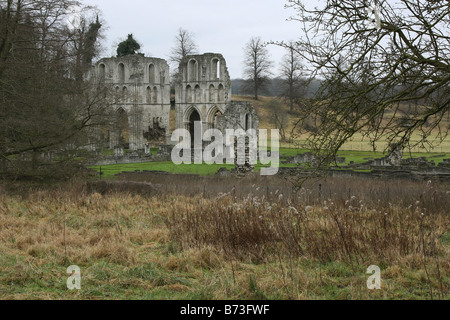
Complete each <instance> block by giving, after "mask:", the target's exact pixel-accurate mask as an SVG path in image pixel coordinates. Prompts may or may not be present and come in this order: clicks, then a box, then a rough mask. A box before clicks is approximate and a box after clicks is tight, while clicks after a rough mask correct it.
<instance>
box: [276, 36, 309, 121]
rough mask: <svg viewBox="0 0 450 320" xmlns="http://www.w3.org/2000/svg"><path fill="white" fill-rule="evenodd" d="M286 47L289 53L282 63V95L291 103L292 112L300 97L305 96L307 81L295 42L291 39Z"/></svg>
mask: <svg viewBox="0 0 450 320" xmlns="http://www.w3.org/2000/svg"><path fill="white" fill-rule="evenodd" d="M286 49H287V53H286V54H285V55H284V57H283V59H282V61H281V64H280V72H281V78H282V79H283V83H282V85H281V87H282V88H281V89H282V94H281V95H282V97H284V98H285V100H286V101H287V103H288V104H289V110H290V112H291V113H292V112H293V111H294V106H295V105H298V104H299V103H300V99H301V98H303V97H304V92H305V86H306V82H305V81H303V80H302V75H303V66H302V64H301V63H300V55H299V54H298V53H297V52H296V51H295V50H294V43H293V42H292V41H291V42H290V43H289V46H288V47H287V48H286Z"/></svg>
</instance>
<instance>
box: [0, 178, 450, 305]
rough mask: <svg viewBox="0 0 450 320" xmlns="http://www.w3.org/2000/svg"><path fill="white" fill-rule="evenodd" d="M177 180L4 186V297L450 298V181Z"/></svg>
mask: <svg viewBox="0 0 450 320" xmlns="http://www.w3.org/2000/svg"><path fill="white" fill-rule="evenodd" d="M170 179H172V180H170V181H169V180H168V179H167V178H165V177H161V178H160V182H161V183H162V182H163V181H165V182H166V183H168V184H169V188H168V190H171V186H172V185H174V186H175V185H177V186H179V185H184V186H185V190H180V191H177V192H176V193H173V192H170V191H167V192H161V190H160V188H159V187H158V186H157V190H159V191H157V193H156V194H154V195H148V196H138V195H133V194H132V193H130V192H126V189H124V191H123V192H120V193H112V194H107V193H106V194H103V195H102V194H99V193H96V192H94V193H87V192H86V189H85V187H84V184H82V183H81V184H80V183H75V182H74V183H72V184H64V185H57V186H38V185H34V186H28V185H21V184H19V183H16V184H14V185H13V184H8V185H2V186H0V189H1V193H0V194H1V195H0V299H192V300H206V299H300V300H302V299H449V298H450V296H449V293H448V283H449V270H450V268H449V265H448V261H449V237H450V230H449V220H448V210H447V208H448V205H449V197H448V192H449V191H447V190H449V189H448V186H440V185H429V184H428V185H427V184H425V183H409V184H405V183H402V182H401V181H398V182H395V181H390V182H386V181H378V182H377V181H372V182H371V181H363V180H357V179H339V180H336V179H331V180H329V181H327V182H322V184H323V192H324V195H325V194H327V196H326V197H324V198H321V197H320V196H318V194H317V184H315V183H311V184H310V185H308V186H307V187H306V188H305V189H304V190H303V191H302V192H301V193H300V194H296V195H294V194H290V193H289V192H290V191H289V187H288V186H287V184H286V181H284V180H278V179H276V178H270V180H258V179H256V180H236V181H234V180H233V181H232V180H225V181H224V180H215V179H207V180H201V181H200V180H199V181H198V182H195V181H194V182H191V183H187V181H185V180H186V179H183V180H182V181H178V180H177V178H176V176H174V177H171V178H170ZM205 183H207V185H206V188H205V185H204V184H205ZM231 185H235V186H236V190H234V192H233V191H232V190H231V188H230V186H231ZM265 185H270V186H271V189H270V190H269V189H267V190H266V188H265V187H264V186H265ZM386 187H388V190H389V191H388V192H386ZM195 188H197V189H204V188H205V189H206V191H207V194H206V196H205V194H203V195H198V196H192V195H190V192H191V190H192V189H195ZM217 188H218V189H217ZM212 190H214V191H215V192H214V193H213V192H212ZM219 191H220V192H219ZM328 194H329V195H330V196H328ZM418 199H419V200H418ZM422 213H425V214H424V215H422ZM70 265H77V266H79V267H80V269H81V277H82V280H81V290H79V291H78V290H75V291H70V290H68V289H67V287H66V281H67V278H68V277H69V274H67V273H66V269H67V267H69V266H70ZM370 265H377V266H379V267H380V268H381V270H382V274H381V278H382V289H381V290H373V291H371V290H368V289H367V286H366V282H367V279H368V277H369V275H368V274H366V270H367V268H368V267H369V266H370Z"/></svg>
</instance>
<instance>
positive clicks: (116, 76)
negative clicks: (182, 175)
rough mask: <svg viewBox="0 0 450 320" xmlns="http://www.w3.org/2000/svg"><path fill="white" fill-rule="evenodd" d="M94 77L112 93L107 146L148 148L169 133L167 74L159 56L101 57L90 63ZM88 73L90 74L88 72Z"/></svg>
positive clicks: (161, 142)
mask: <svg viewBox="0 0 450 320" xmlns="http://www.w3.org/2000/svg"><path fill="white" fill-rule="evenodd" d="M92 73H93V74H94V76H95V78H96V79H97V81H100V82H102V83H104V85H105V86H107V87H108V88H109V92H111V94H112V95H113V99H114V101H113V108H112V109H111V112H112V113H114V114H113V118H115V119H116V121H113V124H112V125H111V127H110V128H109V130H108V139H109V148H110V149H114V148H116V147H121V148H124V149H130V150H134V151H136V150H147V151H148V150H149V147H150V146H157V145H163V144H165V143H166V140H167V135H168V134H169V128H170V127H169V120H170V77H169V65H168V64H167V62H166V61H165V60H163V59H159V58H149V57H144V56H142V55H132V56H124V57H117V58H104V59H101V60H100V61H98V62H97V63H96V64H95V66H94V67H93V70H92ZM91 76H92V74H91Z"/></svg>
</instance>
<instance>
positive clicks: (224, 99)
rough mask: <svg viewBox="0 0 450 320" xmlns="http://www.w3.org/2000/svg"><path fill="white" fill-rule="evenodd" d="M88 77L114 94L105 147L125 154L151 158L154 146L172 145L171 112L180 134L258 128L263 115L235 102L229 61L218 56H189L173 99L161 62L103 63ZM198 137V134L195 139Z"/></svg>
mask: <svg viewBox="0 0 450 320" xmlns="http://www.w3.org/2000/svg"><path fill="white" fill-rule="evenodd" d="M89 77H90V78H91V79H93V80H95V81H96V82H97V83H101V84H102V85H104V86H106V87H107V89H108V92H110V94H111V95H112V99H113V102H112V106H111V113H112V116H113V117H112V118H113V119H114V120H113V121H112V122H111V124H110V126H109V128H107V130H105V131H107V132H104V133H103V134H104V138H105V141H106V143H105V144H104V147H107V148H109V149H114V150H116V155H122V154H123V150H124V149H128V150H130V151H133V152H136V153H140V154H149V153H150V150H151V148H152V147H161V149H162V150H164V149H165V148H164V146H167V145H170V144H172V142H171V141H170V125H171V123H170V121H171V119H170V118H171V117H170V114H171V109H172V110H173V109H174V112H175V129H179V128H184V129H187V130H188V131H189V132H191V133H192V132H193V130H194V123H195V122H198V121H199V122H201V127H202V133H204V132H205V131H206V130H208V129H213V128H214V129H219V130H220V131H222V132H224V131H225V130H226V129H227V128H237V127H239V128H242V129H245V130H248V129H258V127H259V120H258V116H257V114H256V112H255V110H254V108H253V107H252V105H251V104H250V103H247V102H239V101H231V80H230V76H229V73H228V69H227V66H226V61H225V58H224V57H223V56H222V55H221V54H218V53H205V54H201V55H189V56H186V57H185V58H184V59H183V60H182V61H181V63H180V65H179V69H178V78H177V80H176V85H175V98H174V99H173V98H172V99H171V85H170V70H169V65H168V63H167V62H166V61H165V60H163V59H159V58H151V57H144V56H142V55H139V54H137V55H129V56H124V57H114V58H104V59H101V60H99V61H98V62H97V63H96V64H95V65H94V66H93V67H92V70H91V72H90V75H89ZM192 136H193V134H192Z"/></svg>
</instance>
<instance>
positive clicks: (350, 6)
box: [282, 0, 450, 164]
mask: <svg viewBox="0 0 450 320" xmlns="http://www.w3.org/2000/svg"><path fill="white" fill-rule="evenodd" d="M315 5H316V7H314V8H313V7H309V5H308V4H307V3H305V1H299V0H289V1H288V7H291V8H293V9H295V10H296V12H297V15H296V16H295V17H294V18H293V20H296V21H298V22H300V25H301V28H302V38H301V39H299V40H298V41H297V42H296V43H295V44H291V45H289V44H282V45H284V46H285V47H288V48H292V49H293V50H295V51H296V52H297V53H298V54H299V55H300V56H301V57H302V59H303V61H305V63H306V64H307V65H308V67H310V69H311V77H315V78H316V79H321V80H322V87H321V89H320V90H319V93H318V95H317V97H316V98H317V103H314V104H310V106H309V107H307V108H305V109H304V110H303V112H304V114H303V116H304V118H305V119H306V118H307V117H311V116H313V117H314V118H315V123H316V124H317V133H316V134H314V135H313V136H312V139H311V140H310V142H311V146H310V147H311V148H313V149H315V150H316V151H318V152H321V153H322V155H324V157H323V159H324V161H323V163H324V164H326V163H328V162H329V161H332V159H334V155H335V154H336V152H337V151H338V150H339V149H340V148H341V146H342V145H343V144H344V143H345V142H346V141H348V140H349V139H351V138H352V137H353V136H354V135H355V134H356V133H361V134H362V135H363V136H364V137H366V138H368V139H370V142H371V143H372V145H373V148H374V149H375V148H376V142H378V141H387V144H386V145H387V146H386V149H387V148H388V147H389V145H390V144H394V143H400V144H402V145H404V146H407V145H410V146H417V145H420V146H423V147H433V146H434V145H435V143H439V142H441V141H443V140H444V139H445V138H446V137H447V134H448V130H449V123H448V122H447V123H446V122H445V121H443V119H444V116H445V115H446V114H448V112H449V106H450V36H449V35H450V15H449V12H450V7H449V6H450V4H449V2H448V1H422V0H418V1H411V0H399V1H396V2H395V4H393V3H392V1H385V0H379V1H377V2H376V3H374V2H372V3H371V2H370V1H355V0H343V1H342V0H339V1H337V0H328V1H326V2H325V4H322V5H321V6H320V5H319V4H315ZM411 104H413V105H415V108H411ZM405 108H406V110H408V111H410V112H404V110H405ZM399 115H402V116H399ZM413 134H415V137H418V138H414V139H417V140H416V141H414V139H413ZM433 137H434V138H433Z"/></svg>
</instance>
